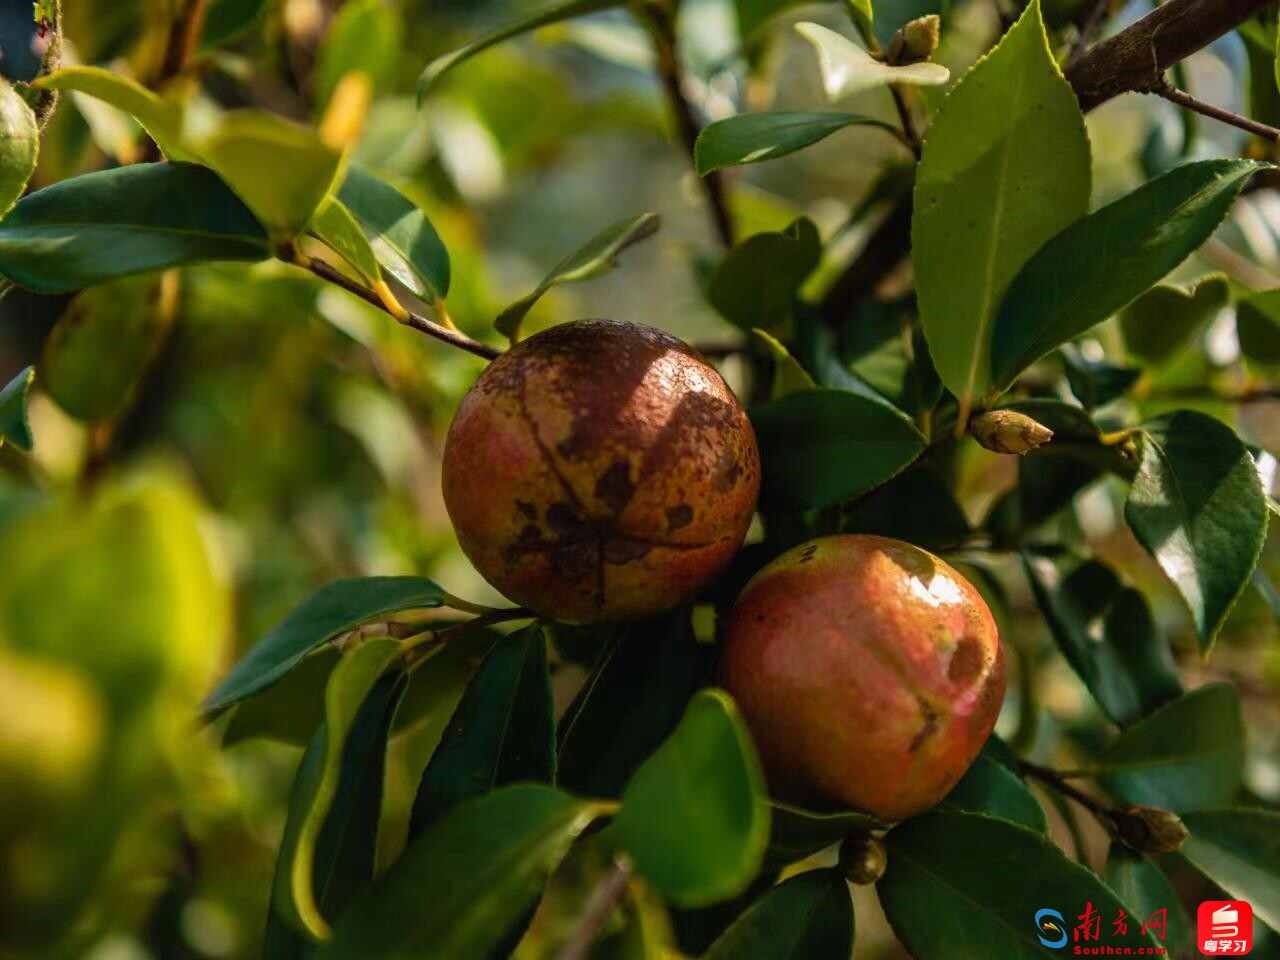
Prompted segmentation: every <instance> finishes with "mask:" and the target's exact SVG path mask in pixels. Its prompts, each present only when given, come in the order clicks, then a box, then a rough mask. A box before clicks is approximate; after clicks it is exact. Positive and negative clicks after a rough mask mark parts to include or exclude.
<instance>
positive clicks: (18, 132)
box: [0, 79, 40, 216]
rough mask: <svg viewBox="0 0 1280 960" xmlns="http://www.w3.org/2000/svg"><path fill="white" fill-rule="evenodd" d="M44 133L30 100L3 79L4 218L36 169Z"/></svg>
mask: <svg viewBox="0 0 1280 960" xmlns="http://www.w3.org/2000/svg"><path fill="white" fill-rule="evenodd" d="M39 152H40V130H39V128H38V126H37V125H36V115H35V114H34V113H32V112H31V108H30V107H29V106H27V101H25V100H23V99H22V97H20V96H19V95H18V92H17V91H16V90H14V89H13V87H12V86H10V85H9V84H8V83H7V82H6V81H4V80H2V79H0V216H4V214H6V213H8V212H9V209H10V208H11V207H12V206H13V204H14V202H15V201H16V200H17V199H18V198H19V197H20V196H22V191H23V190H25V189H26V188H27V181H28V180H30V179H31V175H32V174H33V173H35V170H36V155H37V154H38V153H39Z"/></svg>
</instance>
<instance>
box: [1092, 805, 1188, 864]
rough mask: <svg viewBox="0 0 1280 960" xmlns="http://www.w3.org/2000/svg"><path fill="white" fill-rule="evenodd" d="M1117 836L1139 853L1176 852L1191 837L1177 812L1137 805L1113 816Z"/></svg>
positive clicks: (1116, 812)
mask: <svg viewBox="0 0 1280 960" xmlns="http://www.w3.org/2000/svg"><path fill="white" fill-rule="evenodd" d="M1111 821H1112V823H1114V824H1115V827H1116V833H1117V834H1119V836H1120V839H1121V840H1123V841H1124V842H1125V843H1126V844H1127V845H1128V846H1130V847H1132V848H1133V849H1134V850H1137V851H1138V852H1139V853H1173V852H1174V851H1175V850H1177V849H1178V848H1179V847H1181V846H1182V844H1183V843H1184V842H1186V839H1187V837H1189V836H1190V833H1188V831H1187V828H1186V826H1185V825H1184V824H1183V822H1182V820H1181V818H1179V817H1178V815H1177V814H1176V813H1171V812H1170V811H1168V810H1162V809H1161V808H1160V807H1148V806H1143V805H1142V804H1135V805H1134V806H1131V807H1125V808H1124V809H1123V810H1117V811H1115V812H1114V813H1113V814H1112V815H1111Z"/></svg>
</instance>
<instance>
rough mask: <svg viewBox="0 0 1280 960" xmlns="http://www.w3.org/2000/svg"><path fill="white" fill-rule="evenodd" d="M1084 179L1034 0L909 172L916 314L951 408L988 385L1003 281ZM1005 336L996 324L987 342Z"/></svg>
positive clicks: (1068, 217)
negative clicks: (912, 198)
mask: <svg viewBox="0 0 1280 960" xmlns="http://www.w3.org/2000/svg"><path fill="white" fill-rule="evenodd" d="M997 103H998V104H999V107H998V109H997V108H996V104H997ZM1089 180H1090V161H1089V140H1088V137H1087V136H1086V134H1085V129H1084V118H1083V117H1082V116H1081V114H1080V108H1079V106H1078V105H1077V103H1076V98H1075V94H1074V93H1072V91H1071V88H1070V86H1068V85H1067V82H1066V80H1064V79H1063V77H1062V72H1061V70H1059V69H1058V65H1057V63H1056V62H1055V60H1054V58H1053V55H1052V53H1051V52H1050V50H1049V45H1048V41H1047V40H1046V38H1045V30H1044V23H1043V21H1042V20H1041V17H1040V5H1039V3H1038V2H1033V3H1031V4H1030V5H1029V6H1028V7H1027V8H1026V10H1025V11H1024V12H1023V14H1022V16H1021V17H1020V18H1019V19H1018V22H1017V23H1015V24H1014V25H1013V26H1012V27H1011V28H1010V30H1009V32H1008V33H1006V34H1005V36H1004V39H1002V40H1001V41H1000V43H999V44H998V45H997V46H996V48H995V49H994V50H993V51H992V52H991V53H989V54H987V56H986V57H984V58H983V59H981V60H979V61H978V63H977V64H976V65H975V66H974V67H973V68H972V69H971V70H970V71H969V72H968V73H966V74H965V75H964V77H963V78H962V79H961V80H960V82H959V83H958V84H957V85H956V86H955V88H954V89H953V90H952V91H951V93H950V94H949V95H948V96H947V99H946V100H944V101H943V104H942V107H941V108H940V109H939V111H938V114H937V116H936V117H935V118H934V121H933V124H932V126H931V127H930V128H929V135H928V138H927V139H926V140H925V145H924V155H923V157H922V158H921V161H920V166H919V171H918V173H917V175H916V190H915V208H914V214H913V216H912V221H911V236H912V243H913V248H912V261H913V262H914V264H915V272H916V286H917V292H918V295H919V301H920V316H921V320H922V321H923V324H924V333H925V337H926V338H927V339H928V341H929V350H930V352H931V353H932V354H933V358H934V362H935V363H936V364H937V367H938V375H939V376H940V377H941V378H942V382H943V383H944V384H945V385H946V386H947V388H948V389H949V390H950V391H951V392H952V393H954V394H955V395H956V397H957V398H958V399H959V400H960V408H961V411H962V413H963V412H967V411H968V409H969V408H970V405H971V404H972V403H973V402H975V401H976V400H977V399H978V398H979V397H981V396H982V395H983V394H984V393H986V391H987V390H988V388H990V387H991V385H992V369H991V367H990V365H989V362H988V359H989V356H990V351H991V348H992V342H993V338H992V329H993V326H994V325H996V324H997V320H996V311H997V310H998V309H999V307H1000V302H1001V299H1002V298H1003V297H1004V295H1005V291H1006V289H1008V287H1009V284H1010V281H1012V280H1013V279H1014V277H1015V276H1016V275H1017V273H1018V271H1019V269H1020V268H1021V267H1022V265H1023V264H1024V263H1026V262H1027V260H1028V259H1029V258H1030V257H1031V255H1032V254H1033V253H1035V251H1036V249H1037V248H1038V247H1040V246H1041V245H1042V244H1043V243H1044V242H1045V241H1046V240H1048V239H1049V238H1050V237H1052V236H1053V235H1054V234H1056V233H1058V231H1060V230H1061V229H1062V228H1063V227H1066V226H1067V225H1068V224H1070V223H1072V222H1073V221H1075V220H1076V219H1077V218H1078V217H1080V216H1081V215H1082V214H1083V213H1084V212H1085V211H1086V210H1087V209H1088V205H1089ZM1064 267H1065V264H1064ZM1071 269H1073V270H1074V269H1076V265H1075V264H1074V263H1073V264H1072V265H1071ZM1033 316H1034V314H1033ZM1020 319H1025V318H1020ZM1025 322H1030V321H1025ZM1008 336H1010V334H1009V333H1007V332H1005V331H1001V330H999V329H997V331H996V333H995V339H994V342H995V345H996V347H997V348H1000V347H1001V346H1002V338H1004V337H1008ZM1056 345H1057V344H1054V346H1056Z"/></svg>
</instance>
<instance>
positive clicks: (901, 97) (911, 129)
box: [889, 83, 922, 160]
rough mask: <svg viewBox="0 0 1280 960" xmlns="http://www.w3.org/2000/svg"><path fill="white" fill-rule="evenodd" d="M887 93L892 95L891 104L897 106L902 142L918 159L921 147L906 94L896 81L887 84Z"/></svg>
mask: <svg viewBox="0 0 1280 960" xmlns="http://www.w3.org/2000/svg"><path fill="white" fill-rule="evenodd" d="M889 93H890V94H892V95H893V105H894V106H895V107H897V109H898V120H899V121H900V122H901V123H902V142H903V143H904V144H906V146H907V149H908V150H910V151H911V153H912V154H913V155H914V156H915V158H916V159H917V160H919V159H920V151H921V149H922V146H921V142H920V133H919V132H918V131H917V130H916V122H915V120H914V119H912V116H911V107H910V106H909V105H908V104H907V98H906V95H905V94H904V93H903V92H902V90H901V88H899V87H898V85H897V84H896V83H891V84H889Z"/></svg>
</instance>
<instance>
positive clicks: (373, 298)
mask: <svg viewBox="0 0 1280 960" xmlns="http://www.w3.org/2000/svg"><path fill="white" fill-rule="evenodd" d="M299 266H303V267H305V268H306V269H307V270H310V271H311V272H312V273H314V274H315V275H316V276H317V277H319V278H320V279H322V280H327V281H329V282H330V283H332V284H336V285H337V286H339V287H341V288H342V289H343V290H346V291H347V292H348V293H351V294H354V295H355V296H357V297H359V298H360V299H361V300H363V301H364V302H365V303H369V304H372V305H373V306H375V307H377V308H378V309H379V310H382V311H383V312H385V313H388V314H390V315H391V316H395V314H394V313H392V311H391V310H390V308H388V306H387V304H386V303H385V302H384V301H383V299H382V298H381V297H379V296H378V295H377V294H376V293H374V292H373V291H372V290H370V289H369V288H368V287H365V286H362V285H361V284H359V283H356V282H355V281H354V280H352V279H350V278H349V277H347V276H346V275H345V274H344V273H342V271H340V270H336V269H334V268H333V267H331V266H329V264H327V263H325V262H324V261H323V260H317V259H315V258H314V257H312V258H306V259H304V260H302V261H301V262H300V263H299ZM396 319H397V320H400V321H401V322H402V323H404V325H405V326H408V327H413V329H415V330H418V331H420V332H422V333H425V334H426V335H427V336H429V337H435V338H436V339H437V340H442V341H443V342H445V343H447V344H450V345H451V346H455V347H458V348H459V349H462V350H466V351H467V352H468V353H474V354H475V355H476V356H477V357H484V358H485V359H486V360H494V359H496V358H497V357H499V356H501V355H502V351H500V350H498V349H497V348H496V347H491V346H489V345H488V344H487V343H481V342H480V341H479V340H474V339H472V338H471V337H469V336H467V335H466V334H465V333H462V332H461V331H459V330H451V329H449V328H448V327H445V326H442V325H441V324H438V323H436V322H435V321H434V320H428V319H427V318H426V317H422V316H419V315H418V314H416V313H412V312H409V311H406V318H405V319H401V318H399V317H396Z"/></svg>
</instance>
